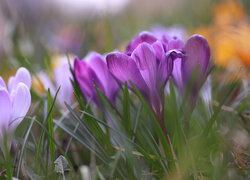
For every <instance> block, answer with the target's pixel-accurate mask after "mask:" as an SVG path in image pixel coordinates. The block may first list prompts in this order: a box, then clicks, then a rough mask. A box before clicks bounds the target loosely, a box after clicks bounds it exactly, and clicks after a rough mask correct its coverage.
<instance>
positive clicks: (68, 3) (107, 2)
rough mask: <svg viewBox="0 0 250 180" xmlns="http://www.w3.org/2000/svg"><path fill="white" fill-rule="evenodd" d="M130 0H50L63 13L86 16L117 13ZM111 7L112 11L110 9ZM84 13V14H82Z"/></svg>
mask: <svg viewBox="0 0 250 180" xmlns="http://www.w3.org/2000/svg"><path fill="white" fill-rule="evenodd" d="M129 2H130V0H119V1H117V0H84V1H82V0H50V1H47V3H49V4H52V5H53V7H54V8H55V10H57V11H58V10H59V11H60V12H61V13H62V14H63V15H67V16H75V17H77V16H78V17H79V16H81V17H83V18H84V17H86V18H90V17H93V16H100V15H103V14H115V13H119V12H120V11H121V10H122V9H124V7H126V5H127V4H128V3H129ZM111 9H112V11H111ZM84 15H86V16H84Z"/></svg>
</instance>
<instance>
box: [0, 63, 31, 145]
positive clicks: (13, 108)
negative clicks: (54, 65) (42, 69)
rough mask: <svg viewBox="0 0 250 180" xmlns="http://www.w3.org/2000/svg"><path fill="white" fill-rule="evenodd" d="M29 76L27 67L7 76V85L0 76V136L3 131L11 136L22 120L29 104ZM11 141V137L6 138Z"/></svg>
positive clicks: (2, 134) (1, 136) (0, 136)
mask: <svg viewBox="0 0 250 180" xmlns="http://www.w3.org/2000/svg"><path fill="white" fill-rule="evenodd" d="M30 87H31V76H30V73H29V71H28V70H27V69H25V68H23V67H22V68H19V69H18V71H17V72H16V75H15V76H12V77H10V78H9V81H8V87H7V86H6V84H5V82H4V81H3V79H2V77H0V138H1V140H2V138H3V136H4V133H8V136H9V137H12V135H13V133H14V131H15V129H16V128H17V126H18V125H19V124H20V123H21V122H22V120H23V118H24V116H25V115H26V113H27V112H28V110H29V107H30V104H31V95H30ZM8 142H9V143H10V142H11V139H8Z"/></svg>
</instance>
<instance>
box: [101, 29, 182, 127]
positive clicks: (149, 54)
mask: <svg viewBox="0 0 250 180" xmlns="http://www.w3.org/2000/svg"><path fill="white" fill-rule="evenodd" d="M182 56H183V54H182V52H180V51H178V50H172V51H168V52H166V47H164V44H163V43H162V42H161V41H159V40H158V39H157V38H156V37H155V36H154V35H153V34H152V33H150V32H142V33H140V34H139V35H138V36H137V37H136V38H134V39H133V40H132V41H131V42H130V44H129V45H128V46H127V48H126V53H122V52H112V53H110V54H108V55H107V58H106V60H107V64H108V67H109V70H110V71H111V73H112V74H113V75H114V76H115V77H116V78H117V79H118V80H119V81H120V82H121V83H122V84H124V83H125V82H126V81H127V82H128V86H129V88H130V89H132V90H133V88H132V87H131V84H130V82H129V81H130V80H131V81H132V82H133V83H134V85H135V86H136V87H137V88H138V90H139V91H140V92H141V93H142V95H143V96H144V98H145V100H146V101H147V103H148V104H149V106H150V107H151V109H152V110H153V112H154V114H155V116H156V117H157V119H158V120H159V122H160V124H161V125H162V127H164V122H163V109H164V88H165V85H166V83H167V81H168V79H169V77H170V75H171V74H172V70H173V61H174V59H176V58H178V57H182Z"/></svg>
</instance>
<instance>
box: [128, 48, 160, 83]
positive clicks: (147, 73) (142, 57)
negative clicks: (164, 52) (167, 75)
mask: <svg viewBox="0 0 250 180" xmlns="http://www.w3.org/2000/svg"><path fill="white" fill-rule="evenodd" d="M131 57H132V59H133V60H134V61H135V62H136V64H137V67H138V69H139V71H140V74H141V75H142V77H143V79H144V81H145V82H146V84H147V86H148V87H149V88H151V87H156V77H157V75H156V72H157V60H156V54H155V51H154V49H153V47H152V46H151V45H149V44H148V43H142V44H140V45H139V46H138V47H137V48H136V49H135V50H134V52H133V53H132V55H131Z"/></svg>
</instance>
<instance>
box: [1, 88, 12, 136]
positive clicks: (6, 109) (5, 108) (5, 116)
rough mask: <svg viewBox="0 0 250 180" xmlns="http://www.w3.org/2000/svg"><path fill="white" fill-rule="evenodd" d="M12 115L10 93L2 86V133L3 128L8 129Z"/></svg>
mask: <svg viewBox="0 0 250 180" xmlns="http://www.w3.org/2000/svg"><path fill="white" fill-rule="evenodd" d="M10 115H11V101H10V97H9V93H8V92H7V90H6V89H5V88H0V135H2V133H3V130H8V129H7V128H8V123H9V120H10Z"/></svg>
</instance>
